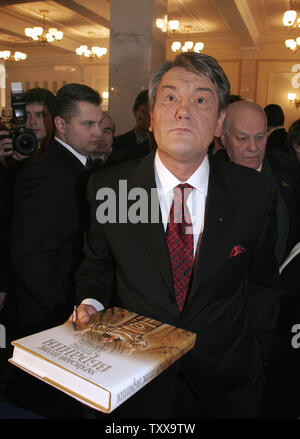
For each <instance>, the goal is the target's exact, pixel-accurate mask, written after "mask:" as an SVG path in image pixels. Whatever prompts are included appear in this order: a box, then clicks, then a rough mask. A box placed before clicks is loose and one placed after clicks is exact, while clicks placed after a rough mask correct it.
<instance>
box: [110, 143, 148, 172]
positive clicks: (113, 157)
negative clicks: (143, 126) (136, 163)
mask: <svg viewBox="0 0 300 439" xmlns="http://www.w3.org/2000/svg"><path fill="white" fill-rule="evenodd" d="M150 151H151V148H150V144H149V141H148V140H145V141H144V142H142V143H135V144H128V145H125V146H123V147H121V148H115V147H113V150H112V152H111V153H110V155H109V157H108V159H107V160H106V162H105V165H104V166H105V167H106V168H108V167H110V166H115V165H119V164H120V163H124V162H129V161H130V160H135V159H138V158H141V157H144V156H145V155H147V154H149V152H150Z"/></svg>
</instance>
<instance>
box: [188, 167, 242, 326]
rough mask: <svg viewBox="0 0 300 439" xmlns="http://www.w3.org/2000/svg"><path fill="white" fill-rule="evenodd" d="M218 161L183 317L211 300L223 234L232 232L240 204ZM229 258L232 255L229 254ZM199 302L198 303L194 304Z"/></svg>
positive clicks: (211, 176)
mask: <svg viewBox="0 0 300 439" xmlns="http://www.w3.org/2000/svg"><path fill="white" fill-rule="evenodd" d="M224 174H225V173H224V172H222V167H219V165H218V160H216V159H214V158H212V159H210V175H209V184H208V192H207V200H206V207H205V223H204V230H203V235H202V239H201V242H200V243H199V248H198V249H197V255H196V258H195V264H194V271H193V278H192V283H191V289H190V293H189V296H188V299H187V302H186V306H185V308H184V311H183V313H182V317H183V318H184V317H185V316H187V315H188V317H189V319H192V318H193V315H195V314H196V313H197V312H198V311H199V306H200V307H203V306H205V304H206V303H207V300H209V288H208V287H207V286H208V285H209V284H210V283H211V279H213V277H214V267H215V264H216V255H217V254H218V247H219V245H221V246H222V241H223V240H224V236H225V235H224V234H227V233H229V231H230V229H231V224H232V218H233V215H234V212H235V209H236V208H237V205H236V204H235V203H234V201H233V200H232V199H231V198H230V195H231V192H230V189H229V187H228V183H229V182H228V179H227V176H226V175H224ZM228 257H229V255H228ZM196 304H197V306H195V305H196Z"/></svg>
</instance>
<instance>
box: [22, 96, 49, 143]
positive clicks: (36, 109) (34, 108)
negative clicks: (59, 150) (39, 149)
mask: <svg viewBox="0 0 300 439" xmlns="http://www.w3.org/2000/svg"><path fill="white" fill-rule="evenodd" d="M25 109H26V116H27V120H26V124H25V127H26V128H30V129H31V130H32V131H33V132H34V134H35V135H36V138H37V140H38V143H42V142H43V140H45V139H46V137H47V138H48V137H51V135H52V132H53V122H52V118H51V114H50V113H49V110H48V108H47V106H45V105H40V104H28V105H26V108H25Z"/></svg>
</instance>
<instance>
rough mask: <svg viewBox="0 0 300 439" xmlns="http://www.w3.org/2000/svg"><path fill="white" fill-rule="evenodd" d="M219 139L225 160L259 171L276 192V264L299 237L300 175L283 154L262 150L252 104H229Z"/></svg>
mask: <svg viewBox="0 0 300 439" xmlns="http://www.w3.org/2000/svg"><path fill="white" fill-rule="evenodd" d="M221 138H222V142H223V144H224V146H225V149H226V153H227V156H228V157H227V158H229V159H230V160H231V161H233V162H234V163H237V164H239V165H243V166H247V167H248V168H252V169H255V170H257V171H260V172H261V173H262V174H264V175H266V176H267V177H268V178H269V179H270V180H272V182H273V184H274V186H275V187H276V189H277V195H278V197H277V209H276V210H277V223H278V238H277V242H276V257H277V261H278V265H279V264H281V262H282V261H283V260H284V258H285V257H286V255H287V254H288V252H289V251H290V250H291V248H292V247H293V246H294V245H295V243H296V242H297V241H298V237H299V228H300V227H299V226H300V224H299V220H300V217H299V208H300V173H299V168H298V166H297V163H296V161H295V160H294V159H293V157H291V156H290V155H289V154H287V153H286V152H283V151H279V150H276V149H268V147H266V145H267V120H266V116H265V113H264V111H263V109H262V108H261V107H260V106H259V105H257V104H255V103H253V102H247V101H240V102H234V103H232V104H230V105H229V107H228V109H227V114H226V119H225V121H224V124H223V130H222V136H221ZM226 153H225V155H226ZM223 154H224V153H223Z"/></svg>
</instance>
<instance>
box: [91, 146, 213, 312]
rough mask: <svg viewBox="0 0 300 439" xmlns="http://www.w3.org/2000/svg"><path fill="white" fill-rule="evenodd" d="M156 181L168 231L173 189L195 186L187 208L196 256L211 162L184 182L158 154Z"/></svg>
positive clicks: (202, 165) (94, 301) (155, 164)
mask: <svg viewBox="0 0 300 439" xmlns="http://www.w3.org/2000/svg"><path fill="white" fill-rule="evenodd" d="M154 172H155V181H156V185H157V190H158V199H159V204H160V209H161V214H162V222H163V225H164V229H165V230H166V229H167V225H168V220H169V214H170V209H171V205H172V200H173V189H174V188H175V187H176V186H177V185H178V184H183V183H188V184H190V185H191V186H193V188H194V189H193V190H192V191H191V193H190V194H189V196H188V199H187V202H186V204H187V207H188V209H189V213H190V217H191V221H192V225H193V235H194V255H195V254H196V250H197V244H198V239H199V235H200V233H202V231H203V227H204V213H205V203H206V197H207V188H208V178H209V161H208V157H207V155H206V156H205V158H204V160H203V162H202V163H201V165H200V166H199V168H198V169H197V170H196V171H195V172H194V174H193V175H191V177H190V178H188V180H187V181H185V182H183V181H180V180H178V179H177V178H176V177H175V176H174V175H173V174H172V173H171V172H170V171H169V170H168V169H167V168H166V167H165V166H164V165H163V163H162V162H161V160H160V158H159V154H158V152H156V155H155V159H154ZM82 303H84V304H87V305H92V306H94V307H95V308H96V310H97V311H101V310H102V309H104V307H103V305H102V304H101V303H100V302H98V300H96V299H90V298H88V299H85V300H83V301H82Z"/></svg>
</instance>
